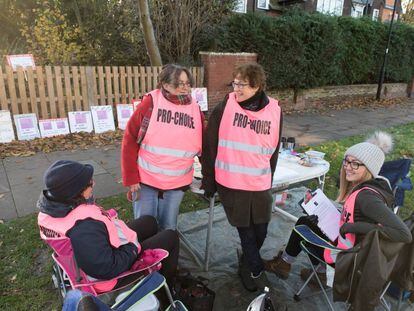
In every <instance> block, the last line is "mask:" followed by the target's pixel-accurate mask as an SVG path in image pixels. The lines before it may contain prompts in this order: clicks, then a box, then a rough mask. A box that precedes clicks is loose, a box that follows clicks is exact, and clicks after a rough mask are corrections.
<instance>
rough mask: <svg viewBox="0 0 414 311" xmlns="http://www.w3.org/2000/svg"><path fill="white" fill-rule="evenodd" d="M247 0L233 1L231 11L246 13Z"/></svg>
mask: <svg viewBox="0 0 414 311" xmlns="http://www.w3.org/2000/svg"><path fill="white" fill-rule="evenodd" d="M246 7H247V0H237V1H235V6H234V9H233V11H234V12H237V13H246Z"/></svg>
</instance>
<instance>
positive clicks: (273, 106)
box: [202, 63, 282, 291]
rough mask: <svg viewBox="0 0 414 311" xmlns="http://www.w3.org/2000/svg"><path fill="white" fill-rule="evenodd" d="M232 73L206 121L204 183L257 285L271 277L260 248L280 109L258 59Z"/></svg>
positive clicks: (248, 284)
mask: <svg viewBox="0 0 414 311" xmlns="http://www.w3.org/2000/svg"><path fill="white" fill-rule="evenodd" d="M233 77H234V78H233V82H232V86H233V92H231V93H229V94H228V95H227V96H226V97H225V99H224V100H223V102H222V103H220V104H219V105H217V106H216V107H215V108H214V110H213V111H212V113H211V116H210V118H209V121H208V126H207V130H206V139H205V143H204V144H203V150H204V151H203V162H202V165H203V166H202V173H203V181H202V187H203V189H204V190H205V194H206V196H208V197H211V196H213V195H214V193H215V192H216V191H217V192H218V194H219V196H220V200H221V202H222V204H223V206H224V210H225V212H226V215H227V219H228V221H229V222H230V224H231V225H232V226H234V227H236V228H237V231H238V233H239V237H240V241H241V248H242V254H241V256H240V258H239V260H240V263H239V275H240V277H241V280H242V282H243V285H244V287H245V288H246V289H247V290H249V291H255V290H257V289H258V288H263V286H264V284H265V283H266V282H267V280H266V279H265V277H266V276H265V273H263V271H264V266H263V261H262V258H261V257H260V248H261V247H262V245H263V242H264V240H265V238H266V235H267V227H268V224H269V221H270V218H271V211H272V194H271V187H272V179H273V174H274V172H275V169H276V162H277V158H278V152H279V143H280V137H281V131H282V111H281V109H280V107H279V104H278V101H277V100H275V99H273V98H270V97H268V96H267V95H266V94H265V92H264V89H265V86H266V82H265V81H266V76H265V73H264V70H263V68H262V67H261V66H260V65H258V64H256V63H251V64H244V65H240V66H238V67H237V68H236V69H235V71H234V73H233Z"/></svg>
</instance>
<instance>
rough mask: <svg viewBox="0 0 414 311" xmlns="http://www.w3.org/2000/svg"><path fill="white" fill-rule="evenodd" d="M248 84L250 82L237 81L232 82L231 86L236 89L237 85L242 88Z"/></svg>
mask: <svg viewBox="0 0 414 311" xmlns="http://www.w3.org/2000/svg"><path fill="white" fill-rule="evenodd" d="M247 85H249V83H237V82H234V81H233V82H232V83H231V86H232V87H233V88H234V89H235V88H236V86H237V87H238V88H239V89H242V88H244V87H245V86H247Z"/></svg>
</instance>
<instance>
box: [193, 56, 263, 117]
mask: <svg viewBox="0 0 414 311" xmlns="http://www.w3.org/2000/svg"><path fill="white" fill-rule="evenodd" d="M200 56H201V61H202V63H203V65H204V86H205V87H206V88H207V90H208V108H209V109H208V110H209V111H211V109H212V108H213V107H214V106H215V105H217V104H218V103H219V102H221V101H222V100H223V98H224V96H225V95H226V94H227V93H229V92H231V91H232V90H233V89H232V88H231V87H230V86H229V83H230V82H231V81H233V70H234V68H235V66H238V65H241V64H245V63H251V62H257V54H256V53H212V52H200Z"/></svg>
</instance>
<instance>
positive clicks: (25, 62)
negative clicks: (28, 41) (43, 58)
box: [6, 54, 36, 71]
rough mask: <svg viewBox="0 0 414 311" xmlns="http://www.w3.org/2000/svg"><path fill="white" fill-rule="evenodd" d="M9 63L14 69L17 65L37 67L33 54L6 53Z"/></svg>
mask: <svg viewBox="0 0 414 311" xmlns="http://www.w3.org/2000/svg"><path fill="white" fill-rule="evenodd" d="M6 59H7V63H8V64H9V66H11V67H12V68H13V70H14V71H16V70H17V67H19V66H20V67H23V68H26V67H32V68H33V69H36V66H35V61H34V58H33V55H32V54H17V55H6Z"/></svg>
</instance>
